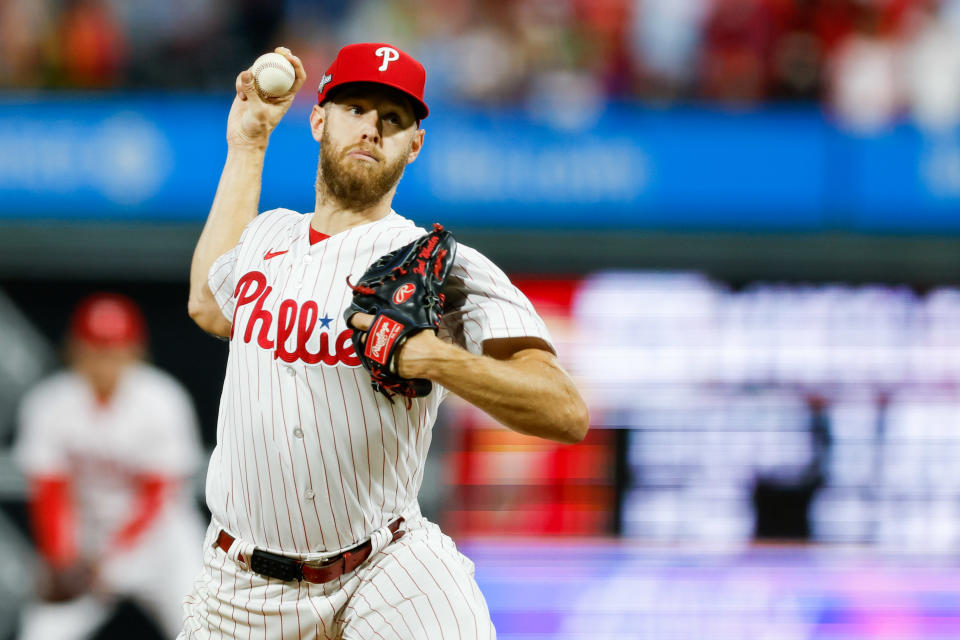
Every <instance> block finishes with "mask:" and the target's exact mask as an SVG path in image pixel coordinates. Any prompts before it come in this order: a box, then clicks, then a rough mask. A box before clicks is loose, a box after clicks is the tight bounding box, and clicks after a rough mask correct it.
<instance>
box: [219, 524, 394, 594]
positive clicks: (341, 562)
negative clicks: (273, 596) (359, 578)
mask: <svg viewBox="0 0 960 640" xmlns="http://www.w3.org/2000/svg"><path fill="white" fill-rule="evenodd" d="M402 522H403V518H402V517H401V518H397V519H396V520H394V521H393V522H391V523H390V525H389V528H390V532H391V533H393V540H392V541H396V540H399V539H400V538H402V537H403V534H404V533H406V532H405V531H401V530H400V524H401V523H402ZM234 541H235V538H234V537H233V536H231V535H230V534H229V533H227V532H226V531H224V530H223V529H221V530H220V534H219V535H218V536H217V546H218V547H220V548H221V549H223V550H224V552H229V551H230V547H231V546H233V543H234ZM372 549H373V544H372V543H371V542H370V540H369V539H368V540H367V541H366V542H362V543H360V544H358V545H357V546H355V547H352V548H350V549H347V550H346V551H343V552H342V553H338V554H337V555H335V556H333V557H331V558H327V559H326V560H324V561H323V563H322V564H315V563H313V562H303V561H301V560H296V559H294V558H288V557H287V556H281V555H279V554H276V553H270V552H269V551H263V550H262V549H254V550H253V553H252V554H250V562H249V566H250V569H251V570H252V571H254V572H256V573H259V574H260V575H263V576H268V577H270V578H277V579H278V580H283V581H285V582H289V581H291V580H305V581H306V582H312V583H315V584H323V583H324V582H330V581H331V580H336V579H337V578H339V577H340V576H342V575H343V574H345V573H350V572H351V571H353V570H354V569H356V568H357V567H359V566H360V565H361V564H363V563H364V562H366V560H367V558H369V557H370V552H371V551H372ZM238 558H239V560H240V562H245V560H244V559H243V556H242V555H239V556H238Z"/></svg>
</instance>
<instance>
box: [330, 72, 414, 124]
mask: <svg viewBox="0 0 960 640" xmlns="http://www.w3.org/2000/svg"><path fill="white" fill-rule="evenodd" d="M355 84H379V85H381V86H384V87H390V88H391V89H396V90H397V91H399V92H400V93H402V94H403V95H405V96H406V97H407V98H409V99H410V104H411V105H412V106H413V112H414V115H415V116H416V117H417V120H423V119H424V118H426V117H427V116H428V115H430V109H429V107H427V104H426V103H425V102H424V101H423V100H421V99H420V98H418V97H417V96H415V95H413V94H412V93H410V92H409V91H407V90H406V88H404V87H403V86H401V85H399V84H395V83H393V82H384V81H382V80H379V79H377V80H372V79H371V80H364V79H359V78H357V79H353V80H350V81H349V82H341V83H339V84H335V83H333V82H331V83H330V84H329V85H327V86H326V87H325V88H324V93H323V99H322V100H320V104H321V105H323V103H325V102H327V101H328V100H330V99H331V98H332V97H333V96H334V95H335V94H336V92H337V91H338V90H340V89H343V88H345V87H349V86H351V85H355Z"/></svg>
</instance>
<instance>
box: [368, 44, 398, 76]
mask: <svg viewBox="0 0 960 640" xmlns="http://www.w3.org/2000/svg"><path fill="white" fill-rule="evenodd" d="M373 54H374V55H375V56H377V57H378V58H383V64H381V65H380V68H379V69H377V70H378V71H386V70H387V67H389V66H390V63H391V62H393V61H394V60H399V59H400V52H399V51H397V50H396V49H394V48H393V47H380V48H379V49H377V50H376V51H374V52H373Z"/></svg>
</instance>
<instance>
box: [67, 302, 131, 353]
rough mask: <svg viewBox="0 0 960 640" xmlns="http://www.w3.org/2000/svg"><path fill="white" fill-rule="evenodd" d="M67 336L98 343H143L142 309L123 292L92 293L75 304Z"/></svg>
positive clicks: (125, 344)
mask: <svg viewBox="0 0 960 640" xmlns="http://www.w3.org/2000/svg"><path fill="white" fill-rule="evenodd" d="M70 337H71V338H73V339H74V340H80V341H82V342H86V343H89V344H91V345H94V346H98V347H111V346H132V345H142V344H143V343H144V342H145V341H146V337H147V330H146V323H145V322H144V319H143V313H142V312H141V311H140V308H139V307H138V306H137V304H136V303H135V302H134V301H133V300H131V299H130V298H128V297H126V296H121V295H119V294H115V293H95V294H93V295H92V296H89V297H87V298H84V299H83V300H81V301H80V303H79V304H77V306H76V308H75V309H74V310H73V315H72V316H71V318H70Z"/></svg>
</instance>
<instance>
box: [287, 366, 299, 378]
mask: <svg viewBox="0 0 960 640" xmlns="http://www.w3.org/2000/svg"><path fill="white" fill-rule="evenodd" d="M287 375H288V376H295V375H297V372H296V371H294V369H293V367H287Z"/></svg>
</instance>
